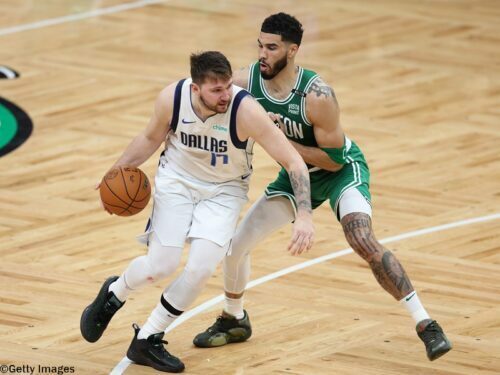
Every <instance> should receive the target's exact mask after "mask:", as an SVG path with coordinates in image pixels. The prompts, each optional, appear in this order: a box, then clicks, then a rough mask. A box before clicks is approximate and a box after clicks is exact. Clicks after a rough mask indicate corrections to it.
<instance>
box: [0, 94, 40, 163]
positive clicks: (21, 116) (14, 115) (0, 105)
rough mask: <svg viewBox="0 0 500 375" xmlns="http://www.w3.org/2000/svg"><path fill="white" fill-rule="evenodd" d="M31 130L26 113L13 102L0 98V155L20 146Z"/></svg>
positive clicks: (31, 125) (31, 124)
mask: <svg viewBox="0 0 500 375" xmlns="http://www.w3.org/2000/svg"><path fill="white" fill-rule="evenodd" d="M32 130H33V123H32V122H31V119H30V117H29V116H28V114H27V113H26V112H24V111H23V110H22V109H21V108H19V107H18V106H17V105H15V104H14V103H11V102H9V101H8V100H6V99H4V98H0V156H3V155H5V154H7V153H9V152H11V151H13V150H15V149H16V148H18V147H19V146H21V145H22V144H23V143H24V142H25V141H26V139H28V138H29V136H30V135H31V131H32Z"/></svg>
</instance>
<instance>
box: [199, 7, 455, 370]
mask: <svg viewBox="0 0 500 375" xmlns="http://www.w3.org/2000/svg"><path fill="white" fill-rule="evenodd" d="M302 33H303V29H302V25H301V24H300V22H299V21H297V19H295V18H294V17H292V16H290V15H288V14H285V13H279V14H274V15H272V16H270V17H268V18H266V19H265V20H264V22H263V24H262V28H261V33H260V35H259V38H258V47H259V61H258V62H256V63H254V64H252V65H251V66H250V67H249V68H246V69H243V70H242V71H240V72H238V73H237V74H235V76H234V83H235V84H236V85H238V86H242V87H246V88H247V89H248V90H249V91H250V92H251V93H252V94H253V95H254V97H255V99H256V100H257V101H258V102H259V103H260V104H261V105H262V106H263V107H264V108H265V109H266V110H267V111H268V112H269V114H270V116H271V118H272V119H273V120H275V122H276V123H277V124H278V125H279V126H280V128H281V129H282V131H283V132H284V133H285V134H286V136H287V137H288V139H289V141H290V142H291V143H292V145H293V146H294V147H295V148H296V149H297V150H298V151H299V153H300V154H301V156H302V157H303V159H304V161H305V162H306V163H307V164H308V166H309V171H310V181H311V203H312V206H313V208H316V207H318V206H319V205H321V204H322V203H323V202H324V201H326V200H328V201H329V203H330V206H331V208H332V211H333V214H334V215H335V216H336V217H337V219H338V220H339V221H340V223H341V225H342V227H343V229H344V233H345V236H346V239H347V241H348V242H349V244H350V245H351V247H352V248H353V249H354V251H355V252H356V253H357V254H358V255H359V256H361V257H362V258H363V259H364V260H365V261H366V262H367V263H368V264H369V266H370V267H371V270H372V272H373V274H374V275H375V278H376V280H377V281H378V283H379V284H380V286H381V287H382V288H384V289H385V290H386V291H387V292H388V293H389V294H391V295H392V296H393V297H394V298H395V299H396V300H398V301H401V303H402V304H403V305H405V307H406V308H407V310H408V311H409V313H410V314H411V315H412V317H413V318H414V320H415V323H416V330H417V333H418V336H419V337H420V338H421V340H422V341H423V342H424V344H425V346H426V350H427V356H428V358H429V359H430V360H431V361H432V360H434V359H436V358H439V357H440V356H442V355H443V354H445V353H446V352H448V351H449V350H450V349H451V347H452V346H451V343H450V341H449V340H448V339H447V338H446V336H445V334H444V333H443V330H442V329H441V327H440V326H439V324H438V323H437V322H436V321H435V320H432V319H430V317H429V315H428V314H427V312H426V310H425V309H424V307H423V306H422V304H421V302H420V300H419V298H418V296H417V293H416V292H415V290H414V288H413V286H412V284H411V282H410V279H409V278H408V276H407V274H406V272H405V270H404V269H403V267H402V266H401V264H400V263H399V261H398V260H397V259H396V257H395V256H394V255H393V254H392V253H391V252H390V251H389V250H387V249H386V248H385V247H384V246H383V245H382V244H380V243H379V242H378V241H377V240H376V238H375V235H374V233H373V230H372V223H371V212H372V211H371V205H370V191H369V178H370V173H369V170H368V165H367V163H366V161H365V158H364V156H363V153H362V152H361V150H360V149H359V148H358V146H357V145H356V144H355V143H354V142H353V141H351V140H350V139H349V138H348V137H347V136H345V135H344V132H343V130H342V127H341V125H340V120H339V106H338V103H337V100H336V98H335V94H334V92H333V90H332V89H331V88H330V86H328V84H326V83H325V82H324V81H323V80H322V79H321V78H320V77H319V76H318V75H317V74H316V73H315V72H313V71H310V70H306V69H304V68H302V67H300V66H297V65H295V62H294V60H295V56H296V54H297V52H298V49H299V46H300V42H301V39H302ZM296 205H297V202H296V201H295V197H294V194H293V190H292V187H291V185H290V180H289V177H288V174H287V173H286V171H285V170H284V169H281V171H280V172H279V175H278V177H277V179H276V180H275V181H274V182H273V183H271V184H270V185H269V186H268V187H267V189H266V191H265V195H264V196H262V197H261V198H260V199H259V200H258V201H257V202H256V203H255V204H254V205H253V206H252V207H251V208H250V210H249V211H248V213H247V214H246V216H245V218H244V219H243V220H242V222H241V223H240V224H239V226H238V229H237V230H236V233H235V236H234V237H233V242H232V250H231V253H230V255H229V256H226V258H225V260H224V289H225V294H226V299H225V307H224V310H223V312H222V315H221V316H219V318H218V319H217V320H216V322H215V323H214V324H213V325H212V326H211V327H210V328H208V329H207V330H206V331H205V332H202V333H200V334H198V335H197V336H196V337H195V339H194V344H195V345H196V346H198V347H215V346H221V345H225V344H227V343H233V342H241V341H245V340H246V339H248V338H249V337H250V335H251V333H252V331H251V326H250V321H249V318H248V314H247V312H246V311H245V310H243V298H242V297H243V292H244V289H245V286H246V284H247V282H248V280H249V273H250V272H249V271H250V258H249V252H250V250H251V249H252V248H253V247H255V245H256V244H257V243H258V242H259V241H260V240H261V239H263V238H264V237H265V236H267V235H268V234H270V233H272V232H273V231H275V230H277V229H278V228H279V227H281V226H283V225H285V224H287V223H290V222H292V221H293V220H294V215H295V213H294V211H295V207H296Z"/></svg>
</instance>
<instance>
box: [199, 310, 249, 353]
mask: <svg viewBox="0 0 500 375" xmlns="http://www.w3.org/2000/svg"><path fill="white" fill-rule="evenodd" d="M243 312H244V313H245V315H244V316H243V318H241V319H236V318H235V317H234V316H232V315H229V314H225V313H224V312H223V313H222V315H220V316H219V317H218V318H217V320H216V321H215V323H214V324H213V325H212V326H211V327H209V328H208V329H207V330H206V331H205V332H202V333H199V334H197V335H196V337H195V338H194V340H193V344H194V345H195V346H197V347H198V348H214V347H217V346H222V345H226V344H231V343H234V342H243V341H246V340H248V339H249V338H250V336H252V326H251V325H250V318H249V317H248V314H247V312H246V310H243Z"/></svg>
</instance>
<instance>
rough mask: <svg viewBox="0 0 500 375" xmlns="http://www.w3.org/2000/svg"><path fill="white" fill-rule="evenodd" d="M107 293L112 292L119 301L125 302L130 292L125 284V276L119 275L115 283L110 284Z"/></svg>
mask: <svg viewBox="0 0 500 375" xmlns="http://www.w3.org/2000/svg"><path fill="white" fill-rule="evenodd" d="M108 291H110V292H113V293H114V294H115V296H116V298H118V299H119V300H120V301H122V302H125V301H126V300H127V297H128V295H129V293H130V292H131V291H132V289H130V288H129V287H128V285H127V283H126V282H125V274H123V275H121V276H120V277H119V278H118V279H117V280H116V281H115V282H113V283H111V285H110V286H109V288H108Z"/></svg>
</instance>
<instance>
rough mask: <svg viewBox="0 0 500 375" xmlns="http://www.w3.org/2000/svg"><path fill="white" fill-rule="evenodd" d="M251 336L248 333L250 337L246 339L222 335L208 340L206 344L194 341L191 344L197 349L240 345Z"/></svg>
mask: <svg viewBox="0 0 500 375" xmlns="http://www.w3.org/2000/svg"><path fill="white" fill-rule="evenodd" d="M251 336H252V333H250V335H248V336H247V337H234V336H230V335H228V334H227V333H226V334H224V335H221V336H217V337H214V338H212V339H209V342H208V343H206V344H205V343H200V342H197V341H196V340H193V344H194V346H196V347H197V348H218V347H220V346H224V345H228V344H236V343H240V342H245V341H247V340H248V339H249V338H250V337H251ZM214 342H215V343H214Z"/></svg>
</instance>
